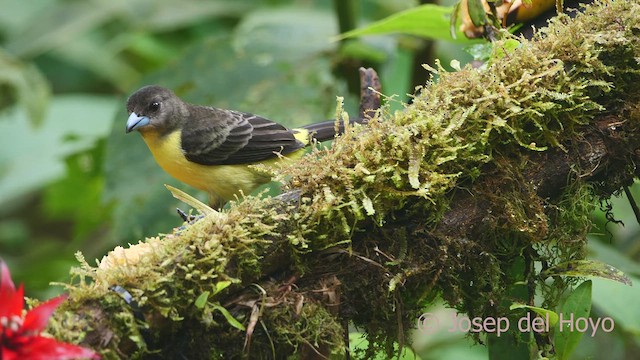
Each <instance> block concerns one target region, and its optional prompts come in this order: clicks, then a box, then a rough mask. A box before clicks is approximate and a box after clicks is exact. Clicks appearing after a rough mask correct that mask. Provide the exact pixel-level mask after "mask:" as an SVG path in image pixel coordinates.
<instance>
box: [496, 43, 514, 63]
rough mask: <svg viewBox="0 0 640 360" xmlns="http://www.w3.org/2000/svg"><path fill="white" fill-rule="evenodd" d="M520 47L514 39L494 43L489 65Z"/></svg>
mask: <svg viewBox="0 0 640 360" xmlns="http://www.w3.org/2000/svg"><path fill="white" fill-rule="evenodd" d="M519 47H520V41H518V40H516V39H507V40H505V41H501V42H494V43H493V47H492V52H491V63H494V62H496V61H497V60H500V59H503V58H504V57H505V56H507V55H509V54H511V53H513V52H514V51H515V50H516V49H517V48H519Z"/></svg>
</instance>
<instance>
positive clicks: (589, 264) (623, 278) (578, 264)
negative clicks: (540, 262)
mask: <svg viewBox="0 0 640 360" xmlns="http://www.w3.org/2000/svg"><path fill="white" fill-rule="evenodd" d="M541 275H542V276H543V277H544V278H547V277H549V276H558V275H562V276H578V277H582V276H595V277H601V278H603V279H609V280H613V281H617V282H620V283H623V284H625V285H629V286H631V279H629V277H628V276H627V275H625V274H624V273H623V272H622V271H620V270H618V269H616V268H614V267H613V266H611V265H609V264H605V263H603V262H600V261H597V260H572V261H567V262H564V263H560V264H558V265H556V266H554V267H552V268H550V269H547V270H545V271H543V273H542V274H541Z"/></svg>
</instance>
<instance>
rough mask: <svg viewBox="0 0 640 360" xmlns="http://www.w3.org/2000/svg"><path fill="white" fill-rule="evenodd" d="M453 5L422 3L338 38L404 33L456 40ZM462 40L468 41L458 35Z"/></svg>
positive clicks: (435, 38)
mask: <svg viewBox="0 0 640 360" xmlns="http://www.w3.org/2000/svg"><path fill="white" fill-rule="evenodd" d="M452 12H453V7H450V6H439V5H433V4H425V5H421V6H418V7H415V8H412V9H409V10H405V11H402V12H399V13H397V14H394V15H391V16H389V17H387V18H385V19H382V20H380V21H376V22H374V23H372V24H370V25H368V26H366V27H364V28H360V29H355V30H351V31H348V32H346V33H344V34H341V35H339V36H338V37H337V38H336V39H337V40H342V39H347V38H352V37H358V36H363V35H382V34H393V33H404V34H411V35H417V36H421V37H425V38H428V39H434V40H447V41H454V38H453V37H452V36H451V34H450V17H451V16H452ZM457 38H458V39H461V40H457V41H460V42H468V41H469V40H467V39H466V38H465V37H464V36H458V37H457Z"/></svg>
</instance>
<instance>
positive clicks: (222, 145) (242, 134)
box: [126, 85, 359, 207]
mask: <svg viewBox="0 0 640 360" xmlns="http://www.w3.org/2000/svg"><path fill="white" fill-rule="evenodd" d="M127 111H128V113H129V119H128V120H127V127H126V132H127V133H129V132H131V131H134V130H137V131H139V132H140V134H142V138H143V139H144V141H145V143H146V144H147V146H148V147H149V150H151V153H152V154H153V157H154V158H155V160H156V162H157V163H158V165H160V167H162V169H164V170H165V171H166V172H167V173H169V174H170V175H171V176H173V177H174V178H176V179H178V180H180V181H182V182H184V183H186V184H188V185H190V186H193V187H194V188H197V189H200V190H204V191H206V192H207V193H208V194H209V203H210V205H212V206H214V207H221V206H222V205H224V203H226V202H227V201H229V200H232V199H234V197H235V196H236V195H240V193H241V192H242V193H244V194H248V193H250V192H251V191H252V190H254V189H255V188H256V187H258V186H260V185H262V184H264V183H267V182H269V181H270V177H269V175H268V174H266V173H264V172H261V171H259V170H256V169H253V168H251V167H250V166H249V165H252V164H258V163H262V164H267V165H273V164H275V162H277V161H279V159H281V158H298V157H300V156H302V154H303V152H304V147H305V146H307V145H309V144H310V143H311V141H313V139H315V140H317V141H324V140H330V139H332V138H334V136H335V135H336V133H339V132H341V131H343V127H342V126H336V124H335V121H333V120H331V121H324V122H320V123H315V124H311V125H308V126H304V127H302V128H298V129H288V128H287V127H285V126H283V125H280V124H278V123H276V122H273V121H271V120H268V119H265V118H263V117H260V116H257V115H254V114H250V113H245V112H239V111H234V110H224V109H218V108H215V107H211V106H199V105H193V104H189V103H186V102H184V101H182V100H181V99H180V98H179V97H178V96H176V95H175V94H174V93H173V92H172V91H171V90H169V89H165V88H163V87H160V86H155V85H151V86H145V87H143V88H141V89H140V90H138V91H136V92H135V93H133V94H132V95H131V96H130V97H129V99H128V100H127ZM358 122H359V121H358Z"/></svg>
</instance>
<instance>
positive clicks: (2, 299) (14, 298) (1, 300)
mask: <svg viewBox="0 0 640 360" xmlns="http://www.w3.org/2000/svg"><path fill="white" fill-rule="evenodd" d="M23 294H24V288H23V286H22V285H20V287H19V288H18V291H16V287H15V285H14V284H13V280H11V273H10V272H9V268H8V267H7V264H5V262H4V261H2V260H0V317H11V316H12V315H17V316H20V317H21V316H22V309H23V308H24V296H23Z"/></svg>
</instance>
